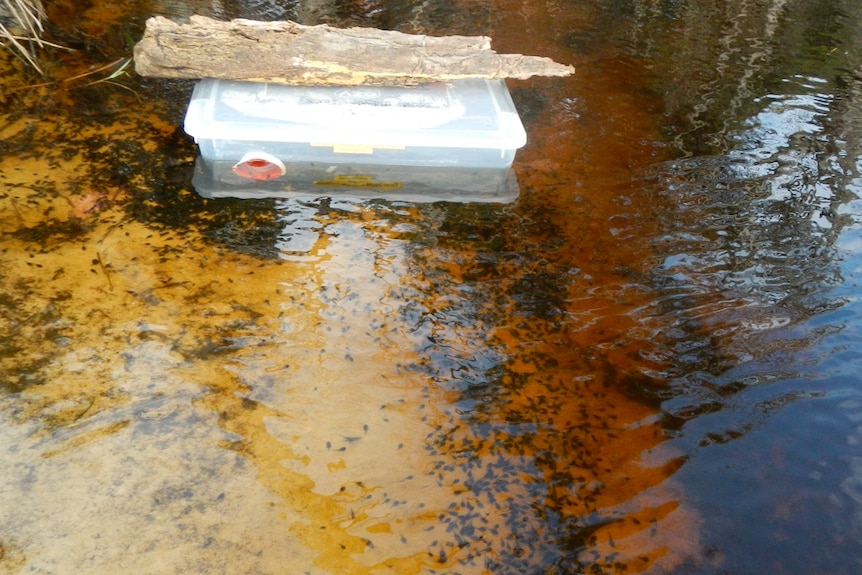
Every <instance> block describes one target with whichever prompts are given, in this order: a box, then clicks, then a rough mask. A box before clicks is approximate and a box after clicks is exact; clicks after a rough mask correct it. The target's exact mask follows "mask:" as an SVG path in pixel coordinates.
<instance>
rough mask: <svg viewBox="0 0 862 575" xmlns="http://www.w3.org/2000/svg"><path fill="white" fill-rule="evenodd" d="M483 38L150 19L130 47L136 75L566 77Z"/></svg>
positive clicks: (417, 79) (405, 79) (361, 81)
mask: <svg viewBox="0 0 862 575" xmlns="http://www.w3.org/2000/svg"><path fill="white" fill-rule="evenodd" d="M490 45H491V41H490V38H487V37H485V36H440V37H435V36H424V35H414V34H404V33H401V32H394V31H386V30H378V29H375V28H346V29H341V28H333V27H331V26H327V25H320V26H303V25H301V24H297V23H295V22H290V21H280V22H259V21H255V20H231V21H230V22H223V21H220V20H213V19H211V18H206V17H203V16H192V17H191V18H190V20H189V23H188V24H178V23H176V22H173V21H171V20H168V19H167V18H164V17H161V16H155V17H153V18H150V19H149V20H147V26H146V31H145V32H144V37H143V38H142V39H141V41H140V42H139V43H138V44H137V45H136V46H135V52H134V56H135V58H134V59H135V71H136V72H137V73H138V74H140V75H142V76H154V77H161V78H195V79H196V78H220V79H230V80H248V81H256V82H273V83H280V84H293V85H324V84H330V85H333V84H334V85H401V86H405V85H415V84H420V83H423V82H433V81H445V80H454V79H459V78H521V79H523V78H529V77H531V76H568V75H570V74H573V73H574V68H573V67H572V66H566V65H563V64H558V63H556V62H554V61H553V60H551V59H550V58H544V57H538V56H523V55H520V54H497V53H496V52H494V51H493V50H491V47H490Z"/></svg>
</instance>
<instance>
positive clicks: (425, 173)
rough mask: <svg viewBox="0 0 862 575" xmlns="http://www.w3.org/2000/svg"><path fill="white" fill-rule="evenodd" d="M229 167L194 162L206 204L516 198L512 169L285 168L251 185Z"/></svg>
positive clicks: (342, 165) (313, 165) (195, 182)
mask: <svg viewBox="0 0 862 575" xmlns="http://www.w3.org/2000/svg"><path fill="white" fill-rule="evenodd" d="M231 166H232V164H231V162H218V161H217V162H207V161H205V160H204V159H203V158H201V157H199V158H198V160H197V162H196V163H195V173H194V177H193V178H192V184H193V185H194V188H195V190H196V191H197V192H198V193H199V194H200V195H201V196H203V197H206V198H241V199H259V198H302V197H329V198H336V197H348V198H357V199H370V200H386V201H402V202H411V203H426V202H458V203H497V204H504V203H510V202H513V201H515V200H516V199H517V198H518V194H519V189H518V181H517V178H516V176H515V173H514V171H513V170H512V168H467V167H455V168H452V167H444V168H441V167H428V166H390V165H383V164H346V163H337V164H327V163H319V162H297V163H287V164H285V165H284V167H285V174H284V175H283V176H281V177H279V178H273V179H269V180H259V181H255V180H250V179H247V178H243V177H240V176H238V175H237V174H235V173H234V171H233V170H232V169H231Z"/></svg>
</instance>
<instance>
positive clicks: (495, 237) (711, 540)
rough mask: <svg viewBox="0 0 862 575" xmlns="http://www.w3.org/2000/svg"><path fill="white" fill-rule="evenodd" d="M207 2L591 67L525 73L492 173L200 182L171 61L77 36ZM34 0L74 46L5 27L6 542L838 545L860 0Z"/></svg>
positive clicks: (149, 554) (96, 562)
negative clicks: (453, 178) (458, 188)
mask: <svg viewBox="0 0 862 575" xmlns="http://www.w3.org/2000/svg"><path fill="white" fill-rule="evenodd" d="M198 4H199V5H198ZM195 12H196V13H203V14H208V15H213V16H216V17H222V18H231V17H268V18H283V17H289V18H296V19H299V20H301V21H303V22H305V23H314V22H319V21H327V22H332V23H336V24H365V25H375V26H382V27H387V28H398V29H401V30H404V31H414V32H424V33H432V34H444V33H464V34H487V35H490V36H492V37H493V38H494V47H495V49H497V50H498V51H500V52H521V53H530V54H539V55H546V56H550V57H553V58H554V59H556V60H558V61H562V62H567V63H572V64H574V65H575V66H576V67H577V73H576V75H575V76H574V77H572V78H570V79H533V80H529V81H521V82H512V83H511V84H510V90H511V91H512V95H513V98H514V100H515V103H516V105H517V106H518V109H519V111H520V113H521V116H522V119H523V120H524V124H525V126H526V128H527V132H528V139H529V142H528V144H527V146H526V147H525V148H524V149H522V150H520V151H519V153H518V156H517V159H516V161H515V165H514V169H515V173H516V175H517V178H518V182H519V187H520V195H519V197H518V198H517V200H516V201H514V202H512V203H509V204H499V205H495V204H487V205H486V204H482V205H480V204H455V203H432V204H411V203H406V202H391V201H385V200H384V201H358V200H351V199H349V198H333V199H326V198H306V199H291V200H284V199H281V200H276V199H271V200H231V199H220V200H207V199H204V198H201V197H199V196H198V195H197V194H196V193H195V191H194V190H193V188H192V186H191V177H192V172H193V164H194V160H195V157H196V155H197V151H196V149H195V146H194V143H193V142H192V141H191V140H190V139H189V138H188V137H187V136H186V135H185V134H183V132H182V130H181V127H180V126H181V123H182V117H183V113H184V111H185V104H186V102H187V99H188V96H189V93H190V90H191V84H190V83H188V82H159V81H153V80H145V79H141V78H138V77H136V76H134V74H133V73H126V74H122V75H119V76H117V77H115V78H109V75H110V72H111V71H113V70H116V69H117V68H118V67H119V65H120V64H119V63H115V64H114V65H113V66H108V67H107V68H106V69H105V70H104V71H102V70H98V68H99V67H101V66H106V65H108V64H110V63H111V62H116V61H117V60H119V59H122V58H123V57H128V56H129V55H130V53H131V52H130V51H131V44H132V42H133V41H134V39H135V38H136V37H139V36H140V34H141V32H142V29H143V21H144V19H145V17H146V16H147V15H149V14H151V13H163V14H167V15H170V16H174V17H181V16H183V15H187V14H189V13H195ZM49 14H50V15H51V19H52V22H53V23H54V29H53V30H52V34H53V35H54V36H55V37H56V39H57V41H58V42H60V43H64V44H66V45H68V46H72V47H74V48H76V49H77V51H75V52H62V51H53V52H51V53H50V54H44V55H43V59H44V67H45V69H46V70H47V72H48V74H49V77H48V78H47V80H46V79H42V78H39V77H38V76H35V75H34V74H32V73H31V72H28V71H27V70H26V69H24V67H23V66H22V65H21V64H20V63H19V62H18V61H17V60H15V59H14V58H13V57H12V56H11V55H9V54H5V53H4V55H3V59H2V62H0V66H2V67H3V71H4V73H3V74H2V81H0V82H2V87H0V94H2V95H0V103H1V104H2V122H0V134H2V144H0V150H2V155H0V242H2V243H0V276H2V283H0V438H2V440H0V458H2V459H0V462H2V466H0V479H2V480H0V573H58V574H63V573H94V574H97V573H160V574H161V573H313V574H325V573H337V574H344V573H351V574H352V573H355V574H362V573H375V574H380V573H393V574H394V573H397V574H407V573H426V574H430V573H464V574H468V573H477V574H485V573H494V574H496V573H519V574H520V573H560V574H562V573H624V572H625V573H679V574H682V573H686V574H689V573H704V574H706V573H793V574H796V573H799V574H803V573H804V574H814V573H850V572H854V571H855V570H857V569H858V565H859V563H860V562H862V554H860V552H859V549H860V546H859V542H860V539H862V456H860V454H859V444H860V442H862V433H860V429H862V428H860V427H859V425H860V424H859V420H860V418H862V394H860V391H859V375H858V374H859V373H860V369H859V368H860V367H862V356H860V352H859V351H858V350H859V349H860V339H862V333H860V326H862V317H860V306H859V303H858V299H859V298H858V294H859V293H860V292H859V276H860V273H862V233H860V225H859V223H860V215H862V204H860V200H859V196H858V194H859V191H860V184H862V180H860V174H859V172H860V160H859V158H860V133H862V107H860V97H862V89H860V80H859V78H860V77H862V70H860V68H859V65H860V64H859V63H860V61H862V60H860V53H862V38H860V33H859V32H858V30H860V27H859V23H860V21H862V8H859V7H857V6H856V3H854V2H850V1H849V0H847V1H843V2H842V1H839V2H834V1H830V2H826V1H823V2H810V1H805V2H803V1H802V0H796V1H794V0H784V1H782V0H773V1H766V0H759V1H756V0H736V1H732V2H725V3H722V4H721V5H720V6H716V5H715V3H713V2H706V1H703V2H685V3H675V2H655V3H636V2H614V1H611V0H607V1H605V2H598V3H597V2H580V1H573V2H545V3H540V2H532V1H531V2H526V1H525V2H520V3H515V4H512V3H499V2H493V1H487V2H479V3H469V4H462V3H454V4H453V3H450V2H446V3H443V2H433V1H432V2H421V3H420V2H409V1H407V2H393V3H385V2H377V3H355V4H354V3H349V4H329V3H326V2H307V3H297V4H291V3H276V2H263V1H255V2H245V3H243V4H242V5H239V4H234V3H231V2H200V3H176V2H154V3H148V2H138V3H135V4H133V5H130V4H129V3H122V4H121V3H111V2H102V1H97V2H93V3H91V4H88V5H87V6H86V7H84V8H83V9H82V8H81V7H80V6H76V5H74V4H72V3H67V2H63V1H60V2H55V3H53V4H52V5H49ZM94 70H95V71H94ZM78 76H80V77H78ZM76 77H78V78H76ZM98 80H101V81H98ZM46 81H52V82H53V83H45V82H46ZM41 84H44V85H41Z"/></svg>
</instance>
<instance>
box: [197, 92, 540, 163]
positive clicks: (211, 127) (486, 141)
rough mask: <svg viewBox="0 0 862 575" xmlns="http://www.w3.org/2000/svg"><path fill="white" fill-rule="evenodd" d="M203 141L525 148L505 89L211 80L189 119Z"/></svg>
mask: <svg viewBox="0 0 862 575" xmlns="http://www.w3.org/2000/svg"><path fill="white" fill-rule="evenodd" d="M185 130H186V132H187V133H188V134H190V135H191V136H193V137H194V138H195V139H197V140H205V139H211V140H241V141H266V142H329V143H332V144H356V145H373V146H427V147H457V148H497V149H516V148H520V147H521V146H523V145H524V144H525V143H526V139H527V138H526V133H525V132H524V127H523V125H522V124H521V120H520V118H519V116H518V113H517V111H516V110H515V106H514V104H513V103H512V99H511V97H510V96H509V91H508V89H507V88H506V84H505V83H504V82H503V81H502V80H485V79H467V80H456V81H452V82H445V83H443V82H441V83H433V84H424V85H421V86H416V87H410V88H401V87H366V86H351V87H342V86H333V87H301V86H283V85H279V84H266V83H258V82H233V81H224V80H212V79H205V80H201V81H200V82H198V84H197V85H196V86H195V89H194V92H193V94H192V98H191V102H190V103H189V107H188V111H187V113H186V118H185Z"/></svg>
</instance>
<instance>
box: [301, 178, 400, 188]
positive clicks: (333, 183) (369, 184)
mask: <svg viewBox="0 0 862 575" xmlns="http://www.w3.org/2000/svg"><path fill="white" fill-rule="evenodd" d="M314 185H315V186H329V187H343V188H376V189H378V190H400V189H401V188H402V187H403V186H404V184H403V183H402V182H376V181H374V178H373V177H372V176H360V175H355V176H341V175H335V176H333V178H332V179H331V180H318V181H316V182H314Z"/></svg>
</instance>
